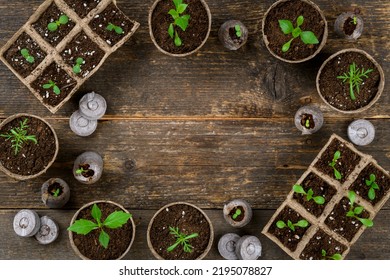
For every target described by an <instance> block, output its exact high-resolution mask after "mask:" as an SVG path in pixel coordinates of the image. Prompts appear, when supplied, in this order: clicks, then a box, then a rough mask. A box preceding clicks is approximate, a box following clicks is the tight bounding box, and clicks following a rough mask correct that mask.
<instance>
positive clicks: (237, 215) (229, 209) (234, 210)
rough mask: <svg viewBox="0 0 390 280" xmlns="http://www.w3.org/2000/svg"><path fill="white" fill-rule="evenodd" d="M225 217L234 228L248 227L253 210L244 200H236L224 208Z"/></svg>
mask: <svg viewBox="0 0 390 280" xmlns="http://www.w3.org/2000/svg"><path fill="white" fill-rule="evenodd" d="M223 217H224V218H225V220H226V222H228V223H229V224H230V225H231V226H232V227H235V228H241V227H243V226H246V225H247V224H248V223H249V222H250V221H251V219H252V208H251V206H250V205H249V203H248V202H246V201H245V200H243V199H234V200H231V201H229V202H228V203H227V204H225V205H224V206H223Z"/></svg>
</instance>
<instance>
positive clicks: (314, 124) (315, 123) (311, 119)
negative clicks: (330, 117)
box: [294, 105, 324, 135]
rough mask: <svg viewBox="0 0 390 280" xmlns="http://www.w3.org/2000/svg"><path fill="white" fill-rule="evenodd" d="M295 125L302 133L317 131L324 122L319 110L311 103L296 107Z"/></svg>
mask: <svg viewBox="0 0 390 280" xmlns="http://www.w3.org/2000/svg"><path fill="white" fill-rule="evenodd" d="M294 123H295V126H296V127H297V128H298V129H299V130H300V131H301V132H302V135H306V134H312V133H315V132H317V131H318V130H319V129H320V128H321V127H322V125H323V124H324V115H323V114H322V112H321V110H320V109H319V108H317V107H315V106H312V105H306V106H303V107H301V108H299V109H298V111H297V112H296V113H295V116H294Z"/></svg>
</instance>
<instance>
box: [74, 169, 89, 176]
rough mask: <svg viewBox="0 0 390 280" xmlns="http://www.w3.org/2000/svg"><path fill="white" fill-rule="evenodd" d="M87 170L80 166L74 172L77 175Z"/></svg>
mask: <svg viewBox="0 0 390 280" xmlns="http://www.w3.org/2000/svg"><path fill="white" fill-rule="evenodd" d="M87 171H88V170H85V169H84V168H83V167H80V168H79V169H77V170H76V174H77V175H81V174H83V173H85V172H87Z"/></svg>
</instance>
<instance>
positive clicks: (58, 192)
mask: <svg viewBox="0 0 390 280" xmlns="http://www.w3.org/2000/svg"><path fill="white" fill-rule="evenodd" d="M60 191H61V189H60V188H58V189H56V190H55V191H54V192H53V196H54V197H58V196H59V195H60Z"/></svg>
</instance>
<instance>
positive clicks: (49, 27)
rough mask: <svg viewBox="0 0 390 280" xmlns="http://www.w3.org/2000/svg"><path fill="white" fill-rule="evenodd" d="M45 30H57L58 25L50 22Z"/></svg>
mask: <svg viewBox="0 0 390 280" xmlns="http://www.w3.org/2000/svg"><path fill="white" fill-rule="evenodd" d="M47 29H49V31H56V30H57V29H58V25H57V23H55V22H51V23H49V24H48V25H47Z"/></svg>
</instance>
